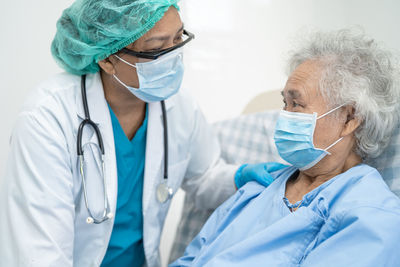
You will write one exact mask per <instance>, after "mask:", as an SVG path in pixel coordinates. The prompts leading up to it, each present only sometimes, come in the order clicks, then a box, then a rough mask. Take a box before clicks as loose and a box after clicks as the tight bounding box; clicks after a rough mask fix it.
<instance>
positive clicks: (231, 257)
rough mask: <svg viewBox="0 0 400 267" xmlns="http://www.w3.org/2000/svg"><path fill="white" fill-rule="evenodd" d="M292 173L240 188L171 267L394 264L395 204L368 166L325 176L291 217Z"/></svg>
mask: <svg viewBox="0 0 400 267" xmlns="http://www.w3.org/2000/svg"><path fill="white" fill-rule="evenodd" d="M295 171H296V169H295V168H294V167H288V168H285V169H283V170H280V171H277V172H274V173H272V175H273V176H274V177H275V179H276V180H275V181H274V182H273V183H272V184H271V185H270V186H269V187H268V188H265V187H263V186H261V185H259V184H257V183H255V182H250V183H247V184H246V185H245V186H244V187H242V188H240V189H239V190H238V191H237V192H236V194H235V195H233V196H232V197H231V198H230V199H228V200H227V201H226V202H225V203H224V204H222V205H221V206H220V207H219V208H218V209H217V210H216V211H215V212H214V213H213V214H212V216H211V217H210V218H209V220H208V221H207V223H206V224H205V225H204V227H203V229H202V230H201V231H200V233H199V234H198V235H197V236H196V237H195V239H194V240H193V241H192V242H191V243H190V245H189V246H188V247H187V249H186V251H185V254H184V256H183V257H181V258H180V259H178V260H177V261H175V262H174V263H172V264H171V265H170V266H218V267H221V266H240V267H243V266H273V267H276V266H285V267H288V266H324V267H325V266H335V267H337V266H346V267H347V266H352V267H354V266H374V267H376V266H400V200H399V198H398V197H397V196H395V195H394V194H393V193H392V192H391V191H390V190H389V188H388V187H387V185H386V184H385V182H384V181H383V179H382V177H381V176H380V174H379V173H378V172H377V171H376V170H375V169H374V168H372V167H370V166H368V165H365V164H360V165H357V166H355V167H353V168H351V169H350V170H348V171H346V172H345V173H342V174H340V175H338V176H336V177H334V178H332V179H330V180H329V181H327V182H325V183H324V184H322V185H321V186H319V187H318V188H316V189H314V190H313V191H311V192H309V193H308V194H306V195H305V196H304V198H303V202H302V203H301V207H300V208H299V209H298V210H297V211H295V212H293V213H292V212H290V210H289V208H288V206H287V204H288V205H289V206H290V205H291V204H289V202H288V201H287V199H284V195H285V187H286V181H287V180H288V179H289V178H290V176H291V175H292V174H293V173H294V172H295ZM297 204H299V202H298V203H295V204H293V205H292V206H296V205H297Z"/></svg>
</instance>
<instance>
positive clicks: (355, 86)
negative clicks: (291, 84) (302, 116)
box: [288, 29, 400, 159]
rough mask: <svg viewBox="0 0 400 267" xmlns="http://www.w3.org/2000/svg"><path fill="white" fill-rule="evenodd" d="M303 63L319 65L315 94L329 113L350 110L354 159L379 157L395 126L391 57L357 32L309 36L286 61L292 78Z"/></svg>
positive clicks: (397, 96) (399, 97)
mask: <svg viewBox="0 0 400 267" xmlns="http://www.w3.org/2000/svg"><path fill="white" fill-rule="evenodd" d="M308 60H316V61H317V62H319V63H322V64H321V66H322V71H321V76H320V80H319V90H320V92H321V94H322V96H323V97H324V99H325V101H326V102H327V103H328V105H329V107H330V108H334V107H336V106H339V105H342V104H350V105H352V106H353V107H354V109H355V117H356V118H357V119H359V120H360V121H361V125H360V126H359V127H358V129H357V130H356V132H355V138H356V150H355V151H356V153H357V154H358V155H360V156H361V157H362V158H363V159H365V158H367V157H368V158H374V157H377V156H379V155H380V154H381V153H382V151H383V150H384V148H385V147H386V146H387V145H388V144H389V141H390V138H391V136H392V132H393V130H394V129H395V127H396V126H397V123H398V121H399V114H400V106H399V104H398V102H400V91H399V83H398V77H399V69H398V65H397V61H396V60H395V58H394V57H393V56H392V54H391V53H389V52H388V51H386V50H384V49H382V48H380V47H379V45H378V44H377V43H376V42H375V41H374V40H373V39H371V38H368V37H366V36H365V34H364V33H363V32H362V30H360V29H342V30H338V31H332V32H317V33H314V34H312V35H311V36H310V37H309V38H308V39H307V40H306V42H304V43H302V47H301V48H299V49H297V50H296V51H294V52H293V53H292V55H291V57H290V59H289V62H288V63H289V64H288V71H289V73H292V72H293V71H294V70H295V69H296V68H297V67H298V66H299V65H300V64H302V63H303V62H305V61H308Z"/></svg>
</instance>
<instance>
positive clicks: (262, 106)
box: [242, 90, 283, 114]
mask: <svg viewBox="0 0 400 267" xmlns="http://www.w3.org/2000/svg"><path fill="white" fill-rule="evenodd" d="M282 99H283V98H282V95H281V90H273V91H267V92H263V93H261V94H259V95H256V96H255V97H253V99H251V100H250V102H249V103H248V104H247V105H246V107H245V108H244V110H243V112H242V114H249V113H256V112H260V111H265V110H270V109H282V107H283V102H282Z"/></svg>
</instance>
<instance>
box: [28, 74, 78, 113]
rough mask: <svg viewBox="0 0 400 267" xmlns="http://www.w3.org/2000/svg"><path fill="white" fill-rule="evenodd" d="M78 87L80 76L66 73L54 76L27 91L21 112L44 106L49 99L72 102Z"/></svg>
mask: <svg viewBox="0 0 400 267" xmlns="http://www.w3.org/2000/svg"><path fill="white" fill-rule="evenodd" d="M79 85H80V76H77V75H73V74H69V73H66V72H62V73H58V74H54V75H52V76H50V77H49V78H47V79H46V80H44V81H42V82H41V83H39V84H38V85H37V86H35V87H34V88H33V89H31V90H30V91H29V93H28V95H27V96H26V98H25V102H24V104H23V106H22V110H21V111H22V112H24V111H28V112H29V111H33V110H35V109H37V108H39V107H41V106H46V104H48V102H49V101H51V99H58V98H62V100H64V101H65V100H68V99H71V100H72V99H74V98H75V95H76V93H77V92H78V90H79ZM74 101H75V100H74Z"/></svg>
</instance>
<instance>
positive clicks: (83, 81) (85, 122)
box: [77, 75, 172, 224]
mask: <svg viewBox="0 0 400 267" xmlns="http://www.w3.org/2000/svg"><path fill="white" fill-rule="evenodd" d="M81 94H82V103H83V109H84V112H85V119H84V120H83V121H82V122H81V123H80V124H79V128H78V135H77V154H78V160H79V164H80V170H79V171H80V174H81V177H82V187H83V195H84V201H85V206H86V209H87V211H88V214H89V217H88V218H87V220H86V222H87V223H89V224H91V223H95V224H100V223H102V222H104V221H106V220H107V219H110V218H112V217H113V215H112V214H111V213H110V205H109V202H108V195H107V186H106V180H105V167H104V156H105V149H104V142H103V138H102V135H101V132H100V129H99V127H98V126H97V125H96V123H95V122H93V121H92V120H91V118H90V113H89V105H88V101H87V94H86V75H82V76H81ZM160 103H161V110H162V122H163V129H164V133H163V135H164V136H163V137H164V175H163V178H164V184H165V185H167V181H168V121H167V114H166V108H165V102H164V101H161V102H160ZM87 125H88V126H90V127H92V128H93V130H94V131H95V133H96V137H97V140H98V142H99V148H100V152H101V164H102V176H103V188H104V190H103V191H104V210H103V214H102V217H101V218H95V217H94V216H93V214H92V212H91V210H90V207H89V201H88V195H87V187H86V177H85V172H84V167H83V166H84V155H83V146H82V136H83V130H84V128H85V126H87ZM166 190H167V192H168V194H169V197H170V196H171V195H172V189H170V188H169V187H168V186H166ZM167 199H169V198H166V200H167ZM166 200H165V201H166ZM160 202H164V201H161V200H160Z"/></svg>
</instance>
